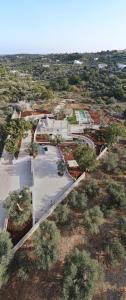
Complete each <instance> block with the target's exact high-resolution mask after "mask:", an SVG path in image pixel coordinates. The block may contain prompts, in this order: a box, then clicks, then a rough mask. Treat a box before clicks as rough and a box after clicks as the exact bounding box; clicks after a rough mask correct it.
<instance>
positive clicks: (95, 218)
mask: <svg viewBox="0 0 126 300" xmlns="http://www.w3.org/2000/svg"><path fill="white" fill-rule="evenodd" d="M103 223H104V216H103V212H102V211H101V209H100V207H99V206H97V205H96V206H94V207H93V208H90V209H88V210H86V211H85V213H84V225H85V227H86V228H87V230H88V231H89V232H90V233H91V234H93V233H95V234H97V233H98V232H99V230H100V226H101V225H102V224H103Z"/></svg>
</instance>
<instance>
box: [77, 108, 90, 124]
mask: <svg viewBox="0 0 126 300" xmlns="http://www.w3.org/2000/svg"><path fill="white" fill-rule="evenodd" d="M75 115H76V119H77V122H78V123H79V124H90V123H91V122H92V120H91V117H90V114H89V113H88V111H85V110H76V111H75Z"/></svg>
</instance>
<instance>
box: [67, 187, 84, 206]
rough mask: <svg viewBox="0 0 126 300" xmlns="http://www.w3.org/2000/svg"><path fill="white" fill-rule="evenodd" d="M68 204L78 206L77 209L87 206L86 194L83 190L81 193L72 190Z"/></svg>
mask: <svg viewBox="0 0 126 300" xmlns="http://www.w3.org/2000/svg"><path fill="white" fill-rule="evenodd" d="M69 200H70V206H71V207H73V208H78V209H85V208H86V207H87V201H88V198H87V195H86V194H85V192H83V193H81V192H78V191H76V190H75V191H73V192H72V193H71V194H70V196H69Z"/></svg>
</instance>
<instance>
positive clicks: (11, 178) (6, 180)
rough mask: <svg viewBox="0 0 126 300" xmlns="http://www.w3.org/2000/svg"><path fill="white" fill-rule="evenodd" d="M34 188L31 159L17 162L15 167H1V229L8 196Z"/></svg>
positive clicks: (5, 165)
mask: <svg viewBox="0 0 126 300" xmlns="http://www.w3.org/2000/svg"><path fill="white" fill-rule="evenodd" d="M26 186H29V187H31V186H32V175H31V162H30V159H26V160H24V161H20V160H19V161H17V162H16V164H15V165H8V164H3V165H1V166H0V228H3V226H4V220H5V210H4V208H3V204H4V201H5V199H6V197H7V196H8V194H9V193H10V192H12V191H15V190H22V189H23V187H26Z"/></svg>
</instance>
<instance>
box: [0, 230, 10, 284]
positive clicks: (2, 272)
mask: <svg viewBox="0 0 126 300" xmlns="http://www.w3.org/2000/svg"><path fill="white" fill-rule="evenodd" d="M12 258H13V244H12V242H11V239H10V236H9V233H8V232H6V231H2V230H0V287H1V286H2V285H3V284H4V283H5V282H6V280H7V277H8V275H7V271H8V266H9V264H10V262H11V260H12Z"/></svg>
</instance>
